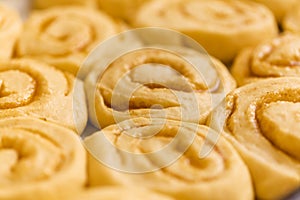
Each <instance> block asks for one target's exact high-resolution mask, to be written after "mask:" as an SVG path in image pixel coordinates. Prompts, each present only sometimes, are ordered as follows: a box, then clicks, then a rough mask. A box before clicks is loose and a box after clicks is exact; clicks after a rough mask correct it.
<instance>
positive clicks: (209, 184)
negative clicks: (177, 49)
mask: <svg viewBox="0 0 300 200" xmlns="http://www.w3.org/2000/svg"><path fill="white" fill-rule="evenodd" d="M157 130H159V131H157ZM209 131H210V132H213V131H212V130H211V129H209V128H208V127H206V126H201V125H196V124H190V123H184V122H178V121H171V120H165V119H151V120H149V119H145V118H136V119H133V121H130V120H129V121H124V122H122V123H121V124H119V125H112V126H109V127H106V128H105V129H103V130H102V131H101V132H96V133H94V134H93V135H91V136H89V137H88V138H86V139H85V140H84V144H85V145H86V146H88V147H89V148H90V150H92V151H93V152H94V153H96V154H99V155H102V156H105V155H106V159H109V160H111V161H112V162H113V163H114V164H113V165H114V166H118V167H119V169H120V170H123V167H124V168H127V167H128V166H133V167H134V168H136V167H137V166H138V167H139V169H142V168H144V167H145V168H148V167H149V166H150V167H153V169H155V168H156V167H158V165H159V164H160V162H161V161H165V160H168V159H169V156H170V155H174V154H176V153H181V151H182V149H184V148H185V147H184V145H185V143H186V142H187V141H188V140H189V137H191V136H193V135H194V140H192V144H191V146H189V147H188V149H187V150H186V151H185V152H184V151H183V152H182V153H184V154H183V155H182V156H181V157H180V158H178V159H176V161H175V162H173V163H169V165H167V167H164V168H161V169H160V168H158V169H157V170H154V171H153V172H149V173H142V174H128V173H123V172H118V171H115V170H113V169H111V168H109V167H114V166H109V167H106V166H104V165H102V164H101V163H100V162H99V161H97V160H95V159H94V158H93V157H92V156H89V161H88V162H89V164H88V174H89V184H91V185H102V184H108V185H124V186H133V187H135V186H143V187H146V188H149V189H152V190H154V191H157V192H161V193H164V194H167V195H170V196H172V197H174V198H175V199H185V200H192V199H199V200H200V199H216V200H217V199H224V195H226V198H228V199H231V200H234V199H253V192H252V185H251V179H250V175H249V173H248V170H247V167H246V166H245V164H244V163H243V162H242V160H241V158H240V157H239V156H238V154H237V152H236V151H235V150H234V149H233V147H232V146H231V145H230V144H229V143H228V142H226V141H225V140H224V138H222V137H220V138H219V140H218V142H217V144H216V145H215V146H214V149H213V150H212V151H211V152H210V153H209V155H208V156H207V157H205V158H202V159H200V158H199V157H198V156H199V151H200V149H201V148H202V146H203V143H204V140H205V137H206V135H207V134H208V132H209ZM179 132H180V133H179ZM141 134H142V136H149V135H153V137H147V138H144V139H140V138H139V137H137V138H136V137H132V136H133V135H135V136H141ZM178 134H180V136H179V137H178ZM214 134H216V133H214ZM103 136H104V138H107V140H108V141H109V142H110V143H112V145H113V147H112V148H106V150H103V148H99V143H98V141H100V140H101V139H100V138H103ZM206 140H207V142H208V143H209V142H212V141H211V140H210V139H208V138H206ZM96 141H97V142H96ZM173 141H177V142H175V143H173ZM171 143H172V144H171ZM168 145H172V146H173V147H172V148H171V149H169V150H168V151H167V152H159V153H158V155H156V156H150V157H148V156H147V154H148V153H151V152H155V151H158V150H160V149H162V148H163V147H165V146H168ZM120 150H123V151H122V152H121V151H120ZM126 152H132V153H133V154H139V155H140V154H142V155H143V156H144V157H143V158H141V159H138V160H133V159H132V157H130V155H128V154H127V153H126ZM100 161H101V160H100ZM102 161H103V160H102Z"/></svg>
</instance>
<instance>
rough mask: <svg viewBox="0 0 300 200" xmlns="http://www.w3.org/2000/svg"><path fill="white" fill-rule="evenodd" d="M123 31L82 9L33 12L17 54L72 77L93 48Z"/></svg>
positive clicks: (117, 25) (108, 20)
mask: <svg viewBox="0 0 300 200" xmlns="http://www.w3.org/2000/svg"><path fill="white" fill-rule="evenodd" d="M123 28H124V26H123V24H121V23H119V22H116V21H114V20H113V19H111V18H110V17H109V16H107V15H105V14H103V13H101V12H100V11H99V12H98V11H96V10H92V9H88V8H83V7H56V8H51V9H47V10H41V11H35V12H34V13H33V14H31V16H30V17H29V19H28V20H27V22H26V24H25V27H24V31H23V34H22V36H21V38H20V41H19V43H18V48H17V54H18V56H21V57H30V58H35V59H39V60H42V61H44V62H46V63H49V64H51V65H54V66H55V67H57V68H59V69H61V70H65V71H69V72H71V73H73V74H76V73H77V71H78V69H79V67H80V65H81V64H82V62H83V60H84V59H85V57H86V56H87V54H88V53H89V52H90V51H91V50H92V49H93V48H94V47H95V46H96V45H98V44H99V43H100V42H101V41H103V40H104V39H107V38H108V37H110V36H112V35H114V34H116V33H118V32H120V31H121V30H123ZM37 44H38V45H37Z"/></svg>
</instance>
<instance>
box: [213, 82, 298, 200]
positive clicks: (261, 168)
mask: <svg viewBox="0 0 300 200" xmlns="http://www.w3.org/2000/svg"><path fill="white" fill-rule="evenodd" d="M299 102H300V79H299V78H276V79H268V80H262V81H259V82H256V83H253V84H248V85H245V86H243V87H241V88H238V89H236V90H235V91H234V92H232V93H230V94H229V95H228V96H227V98H226V101H225V103H224V104H222V105H221V106H220V107H218V108H217V109H216V110H215V111H214V112H213V114H212V118H211V119H212V121H211V122H210V123H209V124H210V127H212V128H214V129H215V130H217V131H224V136H225V137H226V138H227V139H228V140H229V141H231V143H232V144H233V145H234V147H235V148H236V149H237V150H238V151H239V153H240V155H241V156H242V158H243V159H244V161H245V162H246V164H247V165H248V168H249V170H250V173H251V175H252V179H253V183H254V186H255V192H256V195H257V198H258V199H280V198H282V197H284V196H286V195H287V194H289V192H292V191H293V190H294V189H296V188H298V187H299V186H300V154H299V153H300V149H299V142H300V137H299V135H298V133H299V131H300V130H299V108H300V103H299Z"/></svg>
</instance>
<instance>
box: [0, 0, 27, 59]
mask: <svg viewBox="0 0 300 200" xmlns="http://www.w3.org/2000/svg"><path fill="white" fill-rule="evenodd" d="M21 31H22V20H21V18H20V16H19V14H18V13H17V11H15V10H13V9H12V8H9V7H7V6H6V5H4V4H2V3H1V2H0V44H1V48H0V59H9V58H11V57H12V54H13V51H14V46H15V43H16V41H17V39H18V37H19V36H20V34H21Z"/></svg>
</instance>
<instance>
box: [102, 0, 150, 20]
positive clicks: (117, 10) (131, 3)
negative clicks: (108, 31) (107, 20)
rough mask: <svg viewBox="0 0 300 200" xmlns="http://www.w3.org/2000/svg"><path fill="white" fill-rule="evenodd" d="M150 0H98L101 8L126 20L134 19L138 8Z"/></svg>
mask: <svg viewBox="0 0 300 200" xmlns="http://www.w3.org/2000/svg"><path fill="white" fill-rule="evenodd" d="M148 1H149V0H98V2H99V7H100V9H101V10H103V11H105V12H107V13H108V14H109V15H112V16H114V17H119V18H122V19H124V20H126V21H130V20H132V19H134V17H135V14H136V12H137V11H138V9H139V8H140V7H141V6H142V5H143V4H144V3H146V2H148Z"/></svg>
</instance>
